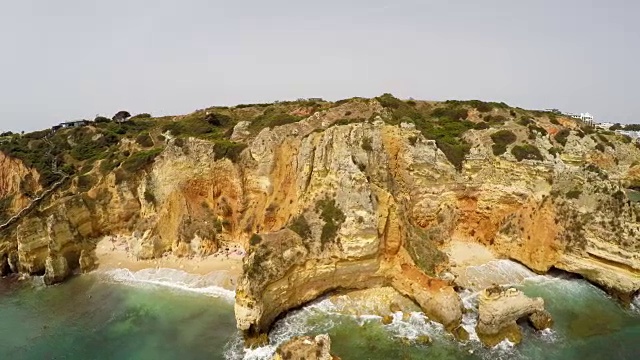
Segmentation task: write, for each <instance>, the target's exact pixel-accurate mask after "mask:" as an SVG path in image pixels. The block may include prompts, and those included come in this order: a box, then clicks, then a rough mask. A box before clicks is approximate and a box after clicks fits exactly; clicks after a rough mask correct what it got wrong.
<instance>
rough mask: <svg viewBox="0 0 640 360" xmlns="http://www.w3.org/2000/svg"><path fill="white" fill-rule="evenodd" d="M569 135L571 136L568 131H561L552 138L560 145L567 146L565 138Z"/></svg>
mask: <svg viewBox="0 0 640 360" xmlns="http://www.w3.org/2000/svg"><path fill="white" fill-rule="evenodd" d="M570 134H571V131H569V129H562V130H560V131H558V133H557V134H556V135H555V136H554V137H553V138H554V139H556V141H557V142H558V143H559V144H560V145H562V146H565V145H566V144H567V138H568V137H569V135H570Z"/></svg>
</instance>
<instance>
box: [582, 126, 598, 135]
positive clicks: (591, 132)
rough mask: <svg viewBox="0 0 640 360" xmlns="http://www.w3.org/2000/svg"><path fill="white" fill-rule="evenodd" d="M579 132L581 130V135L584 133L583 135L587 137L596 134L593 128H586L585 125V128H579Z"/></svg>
mask: <svg viewBox="0 0 640 360" xmlns="http://www.w3.org/2000/svg"><path fill="white" fill-rule="evenodd" d="M580 130H582V132H583V133H585V134H587V135H591V134H593V133H595V132H596V130H595V129H594V128H593V127H591V126H586V125H585V126H582V127H580Z"/></svg>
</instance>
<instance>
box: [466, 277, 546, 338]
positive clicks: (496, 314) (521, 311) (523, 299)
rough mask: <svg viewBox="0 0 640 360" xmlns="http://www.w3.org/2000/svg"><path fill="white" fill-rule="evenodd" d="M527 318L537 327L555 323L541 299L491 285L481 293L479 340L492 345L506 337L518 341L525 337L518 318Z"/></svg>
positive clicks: (539, 328) (540, 328) (541, 327)
mask: <svg viewBox="0 0 640 360" xmlns="http://www.w3.org/2000/svg"><path fill="white" fill-rule="evenodd" d="M526 317H528V318H529V320H530V322H531V323H532V324H533V326H534V327H535V328H536V329H537V330H543V329H546V328H548V327H549V326H551V325H552V324H553V321H552V319H551V316H550V315H549V313H547V312H546V311H545V310H544V300H543V299H542V298H535V299H531V298H529V297H527V296H525V295H524V294H523V293H522V292H520V291H518V290H516V289H514V288H509V289H507V290H504V289H502V288H500V287H499V286H498V287H493V288H488V289H485V290H484V291H483V292H482V293H481V294H480V295H479V305H478V325H477V326H476V332H477V334H478V337H479V338H480V340H481V341H482V342H483V343H484V344H485V345H487V346H490V347H492V346H495V345H497V344H498V343H500V342H501V341H503V340H505V339H506V340H509V341H511V342H512V343H515V344H518V343H520V341H521V340H522V332H521V330H520V327H519V326H518V324H517V323H516V321H517V320H519V319H521V318H526Z"/></svg>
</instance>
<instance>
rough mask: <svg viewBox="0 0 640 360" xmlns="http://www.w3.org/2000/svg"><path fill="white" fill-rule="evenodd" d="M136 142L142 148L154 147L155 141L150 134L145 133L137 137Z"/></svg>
mask: <svg viewBox="0 0 640 360" xmlns="http://www.w3.org/2000/svg"><path fill="white" fill-rule="evenodd" d="M136 142H137V143H138V144H139V145H140V146H142V147H146V148H148V147H153V145H154V144H153V139H151V136H149V133H148V132H144V133H142V134H140V135H138V137H136Z"/></svg>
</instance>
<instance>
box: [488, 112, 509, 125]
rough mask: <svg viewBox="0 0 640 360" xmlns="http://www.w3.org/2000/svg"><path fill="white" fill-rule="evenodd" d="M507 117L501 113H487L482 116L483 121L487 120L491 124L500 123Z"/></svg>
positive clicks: (505, 120) (504, 121)
mask: <svg viewBox="0 0 640 360" xmlns="http://www.w3.org/2000/svg"><path fill="white" fill-rule="evenodd" d="M508 120H509V119H507V118H506V117H505V116H503V115H491V114H487V115H485V116H484V121H486V122H488V123H489V124H491V125H502V124H504V123H506V122H507V121H508Z"/></svg>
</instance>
